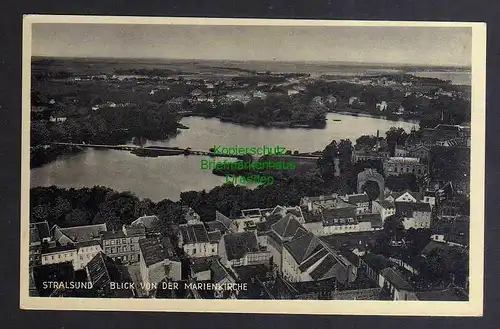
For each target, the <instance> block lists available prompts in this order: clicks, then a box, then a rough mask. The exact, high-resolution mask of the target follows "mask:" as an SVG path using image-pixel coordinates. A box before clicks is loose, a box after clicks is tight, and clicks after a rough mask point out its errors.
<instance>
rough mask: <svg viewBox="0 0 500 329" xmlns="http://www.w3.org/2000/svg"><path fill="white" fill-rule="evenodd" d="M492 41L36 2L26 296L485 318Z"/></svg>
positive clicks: (455, 26)
mask: <svg viewBox="0 0 500 329" xmlns="http://www.w3.org/2000/svg"><path fill="white" fill-rule="evenodd" d="M484 40H485V24H483V23H451V22H450V23H444V22H440V23H437V22H436V23H433V22H418V23H417V22H388V21H385V22H383V21H379V22H377V21H366V22H361V21H305V20H253V19H195V18H141V17H105V16H101V17H99V16H44V15H28V16H26V17H25V18H24V40H23V43H24V44H23V69H24V72H23V136H22V138H23V152H22V157H23V160H22V166H23V168H22V177H23V181H22V205H21V207H22V209H21V214H22V216H21V217H22V218H21V222H22V225H21V226H22V227H21V237H22V246H21V248H22V252H21V258H22V259H21V291H20V296H21V307H22V308H27V309H81V310H86V309H88V310H132V311H133V310H153V311H178V312H183V311H195V312H202V311H208V312H255V313H307V314H391V313H395V314H400V315H456V316H467V315H468V316H477V315H481V314H482V285H483V283H482V280H483V275H482V273H483V255H482V252H483V249H484V247H483V233H484V117H485V105H484V93H485V91H484V88H485V78H484V75H485V73H484V70H485V69H484V67H485V63H486V62H485V61H486V59H485V41H484ZM436 302H439V304H436ZM437 305H439V306H437Z"/></svg>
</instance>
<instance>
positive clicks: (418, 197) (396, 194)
mask: <svg viewBox="0 0 500 329" xmlns="http://www.w3.org/2000/svg"><path fill="white" fill-rule="evenodd" d="M406 193H408V194H409V195H411V196H412V197H413V198H414V199H415V200H417V201H421V200H422V199H423V196H422V193H420V192H413V191H410V190H405V191H403V192H393V193H391V195H392V196H393V197H394V199H397V198H399V197H401V196H403V195H404V194H406Z"/></svg>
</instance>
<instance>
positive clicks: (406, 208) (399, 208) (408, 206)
mask: <svg viewBox="0 0 500 329" xmlns="http://www.w3.org/2000/svg"><path fill="white" fill-rule="evenodd" d="M415 211H416V212H431V205H430V204H428V203H426V202H398V201H396V214H398V215H402V216H405V217H412V216H413V212H415Z"/></svg>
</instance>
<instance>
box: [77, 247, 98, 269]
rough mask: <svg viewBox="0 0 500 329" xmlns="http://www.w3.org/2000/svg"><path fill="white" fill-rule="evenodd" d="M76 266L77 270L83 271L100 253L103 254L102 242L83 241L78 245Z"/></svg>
mask: <svg viewBox="0 0 500 329" xmlns="http://www.w3.org/2000/svg"><path fill="white" fill-rule="evenodd" d="M76 248H77V252H76V257H77V261H76V263H75V264H76V265H75V270H81V269H83V268H84V267H85V266H86V265H87V264H88V262H90V261H91V260H92V259H93V258H94V257H95V256H96V255H97V254H98V253H100V252H102V251H103V250H102V246H101V242H100V241H97V240H90V241H82V242H77V243H76Z"/></svg>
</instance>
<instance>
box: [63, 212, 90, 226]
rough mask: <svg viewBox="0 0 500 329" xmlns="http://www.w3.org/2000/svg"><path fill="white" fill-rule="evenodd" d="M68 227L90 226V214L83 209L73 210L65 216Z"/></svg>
mask: <svg viewBox="0 0 500 329" xmlns="http://www.w3.org/2000/svg"><path fill="white" fill-rule="evenodd" d="M65 224H66V225H67V226H70V227H71V226H82V225H87V224H89V213H88V212H87V211H85V210H83V209H73V210H71V212H69V213H67V214H66V216H65Z"/></svg>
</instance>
